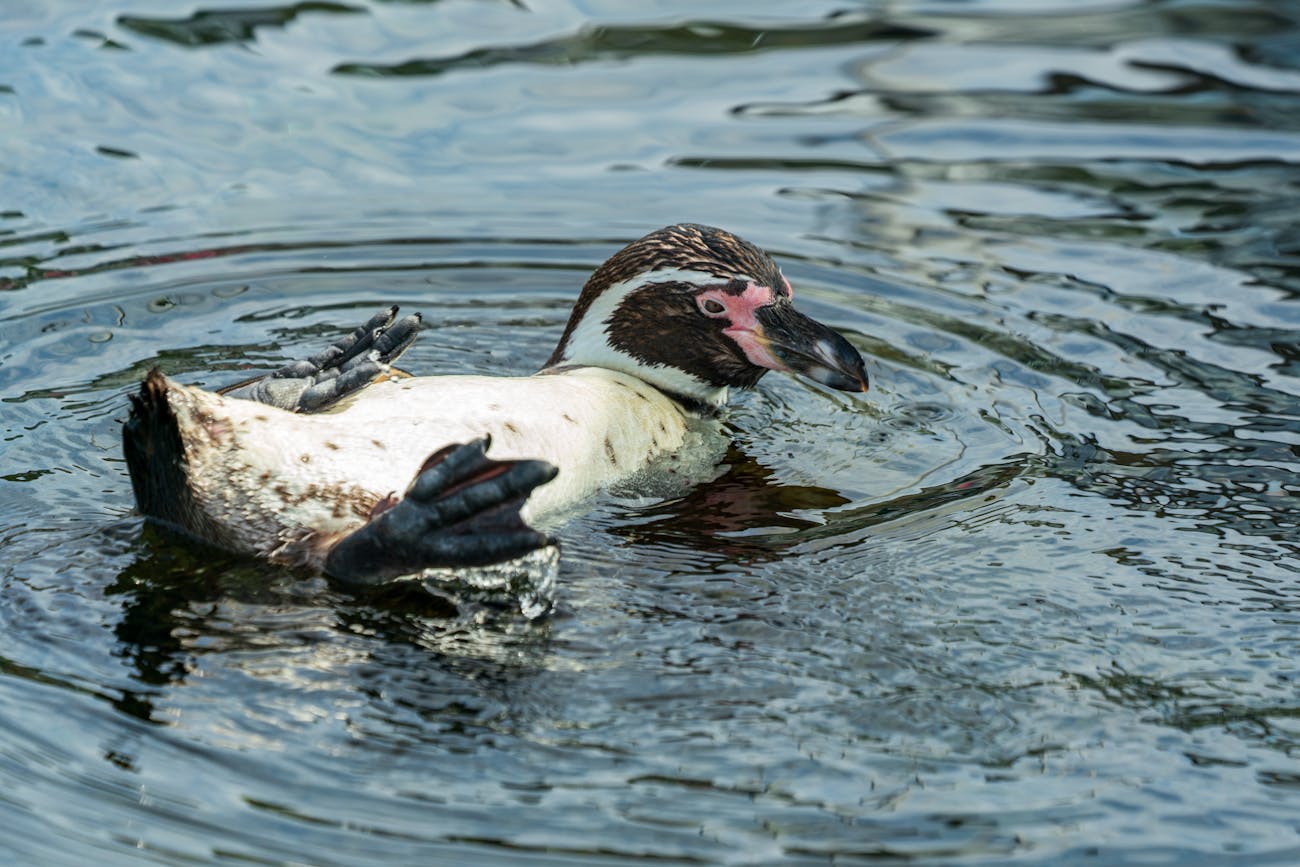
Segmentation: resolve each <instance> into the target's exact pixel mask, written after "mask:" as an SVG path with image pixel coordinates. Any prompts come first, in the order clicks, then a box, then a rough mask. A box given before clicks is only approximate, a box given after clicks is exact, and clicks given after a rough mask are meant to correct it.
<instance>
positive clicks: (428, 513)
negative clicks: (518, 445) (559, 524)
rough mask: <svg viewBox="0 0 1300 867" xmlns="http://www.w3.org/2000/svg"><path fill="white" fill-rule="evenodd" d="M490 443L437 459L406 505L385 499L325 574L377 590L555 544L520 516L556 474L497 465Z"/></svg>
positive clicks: (540, 465)
mask: <svg viewBox="0 0 1300 867" xmlns="http://www.w3.org/2000/svg"><path fill="white" fill-rule="evenodd" d="M490 443H491V439H490V438H489V437H482V438H480V439H477V440H473V441H472V442H469V443H464V444H455V445H450V446H446V447H445V448H442V449H440V450H438V451H437V452H434V453H433V454H432V455H430V456H429V457H428V459H427V460H425V462H424V466H422V467H421V468H420V471H419V472H418V473H417V474H416V477H415V480H414V481H413V482H411V485H410V487H409V488H407V489H406V493H405V494H404V495H403V496H402V498H401V499H400V500H396V501H395V502H394V501H393V498H391V497H389V498H386V499H385V500H383V501H381V502H380V503H378V504H377V505H376V506H375V508H374V510H373V511H372V513H371V517H370V520H369V522H367V523H366V525H365V526H363V527H361V528H360V529H358V530H356V531H355V532H353V533H350V534H349V535H347V536H345V537H344V538H342V539H340V540H339V541H338V542H336V543H335V544H334V546H333V547H332V548H331V549H330V551H329V553H328V554H327V555H326V558H325V572H326V573H327V574H329V575H331V576H332V577H334V578H336V579H338V580H339V581H341V582H343V583H345V584H349V585H353V586H375V585H379V584H382V583H384V582H386V581H388V580H390V579H392V578H396V577H400V576H404V575H414V574H417V573H419V572H421V571H422V570H424V569H431V568H452V569H455V568H465V567H473V566H489V565H492V564H495V563H502V562H505V561H507V560H513V559H516V558H518V557H522V556H523V555H525V554H527V553H529V552H530V551H535V550H537V549H539V548H545V547H547V546H550V545H554V544H556V543H555V540H554V539H553V538H551V537H550V536H547V535H546V534H544V533H539V532H537V531H536V530H534V529H533V528H531V527H529V526H528V525H527V524H526V523H525V522H524V520H523V517H522V516H521V515H520V513H519V510H520V509H521V508H522V507H523V504H524V501H525V500H527V498H528V495H529V494H530V493H532V491H533V489H534V488H536V487H538V486H539V485H544V484H546V483H547V482H549V481H550V480H551V479H553V478H555V474H556V468H555V467H553V466H552V465H551V464H548V463H546V462H545V461H536V460H510V461H497V460H493V459H492V458H489V457H487V454H486V452H487V449H488V446H489V445H490Z"/></svg>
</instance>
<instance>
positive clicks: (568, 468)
mask: <svg viewBox="0 0 1300 867" xmlns="http://www.w3.org/2000/svg"><path fill="white" fill-rule="evenodd" d="M792 295H793V292H792V289H791V286H790V283H789V281H788V280H786V278H785V277H784V276H783V275H782V273H781V270H780V268H779V267H778V266H777V264H776V263H775V262H774V261H773V260H772V258H771V257H770V256H769V255H768V254H767V253H765V252H764V251H763V250H761V249H760V248H758V247H756V246H755V245H753V244H751V243H749V242H748V241H745V240H742V239H741V238H739V237H737V236H736V235H734V234H732V233H730V232H727V231H725V230H723V229H718V228H713V227H709V226H701V225H694V224H679V225H673V226H668V227H666V228H663V229H660V230H658V231H656V232H652V233H650V234H648V235H646V236H645V237H643V238H641V239H639V240H637V241H634V242H632V243H631V244H628V245H627V246H626V247H624V248H622V249H621V250H619V251H618V252H616V253H614V254H613V255H612V256H611V257H610V258H609V259H608V260H607V261H606V262H605V263H604V264H602V265H601V266H600V267H599V268H597V269H596V270H595V272H593V273H592V275H591V277H590V278H589V279H588V280H587V282H586V284H585V285H584V287H583V289H582V291H581V293H580V294H579V296H578V299H577V302H576V303H575V305H574V307H573V311H572V314H571V315H570V317H569V319H568V322H567V324H566V325H565V328H564V331H563V333H562V334H561V336H560V340H559V344H558V345H557V346H556V348H555V351H554V352H553V353H552V354H551V356H550V358H549V359H548V361H547V362H546V364H545V366H544V367H543V368H542V369H541V370H539V371H538V372H536V373H534V374H532V375H530V376H481V375H445V376H410V375H405V374H403V373H402V372H400V371H399V370H398V369H397V368H396V367H394V362H395V361H396V360H397V359H398V358H399V357H400V356H401V354H402V353H403V352H404V351H405V350H406V349H407V348H408V347H409V346H410V345H411V343H412V342H413V341H414V340H415V338H416V335H417V333H418V331H419V328H420V317H419V316H418V315H414V316H406V317H402V318H398V309H397V308H396V307H392V308H389V309H388V310H385V311H382V312H381V313H379V314H377V315H376V316H374V317H373V318H372V319H371V320H370V321H368V322H366V323H365V324H364V325H362V326H360V327H358V328H357V329H356V330H355V331H353V332H352V333H351V334H349V335H347V336H346V337H344V338H343V339H341V340H339V341H338V342H336V343H334V344H332V345H331V346H329V347H328V348H326V349H325V350H324V351H322V352H320V353H318V354H316V355H313V356H311V357H309V358H306V359H302V360H299V361H295V362H293V363H291V364H288V365H285V366H284V367H282V368H281V369H279V370H277V371H275V372H273V373H271V374H268V375H266V376H262V377H257V378H254V379H252V380H248V381H245V382H241V383H236V384H234V385H232V386H228V387H226V388H223V389H220V390H218V391H208V390H205V389H202V388H197V387H194V386H189V385H184V384H182V383H179V382H177V381H175V380H173V379H170V378H169V377H167V376H165V375H164V374H162V373H161V372H160V371H159V370H157V369H154V370H152V371H151V372H150V373H149V374H148V375H147V376H146V378H145V379H144V381H143V383H142V384H141V386H140V388H139V391H138V393H136V394H133V395H131V409H130V415H129V417H128V419H127V421H126V422H125V424H124V425H123V450H124V453H125V457H126V462H127V467H128V469H129V472H130V477H131V484H132V489H133V491H134V494H135V500H136V503H137V506H138V508H139V511H140V512H141V513H142V514H143V515H144V516H145V517H146V518H148V519H150V520H153V521H156V522H159V523H162V524H165V525H169V526H171V527H173V528H175V529H179V530H181V531H183V532H185V533H188V534H191V535H193V536H196V537H198V538H199V539H202V540H204V541H206V542H208V543H211V544H215V545H218V546H220V547H222V548H226V549H229V550H231V551H235V552H240V553H243V554H248V555H252V556H254V557H260V558H263V559H265V560H269V561H271V562H273V563H277V564H283V565H286V566H294V567H305V568H309V569H314V570H318V571H320V572H323V573H325V574H327V575H329V576H330V577H332V578H333V579H335V580H337V581H338V582H340V583H342V584H343V585H345V586H354V587H366V586H375V585H380V584H384V583H386V582H390V581H392V580H395V579H399V578H403V577H417V576H419V575H421V574H423V573H425V572H427V571H428V570H438V569H461V568H474V567H483V566H489V565H492V564H498V563H503V562H507V561H510V560H513V559H517V558H520V557H524V556H525V555H529V554H530V553H531V552H535V551H538V550H540V549H544V548H549V547H553V546H555V545H556V544H557V542H556V540H555V538H554V537H553V536H552V535H550V534H548V533H545V532H541V531H539V530H538V529H536V527H535V524H536V523H537V522H539V521H546V520H548V519H550V518H553V517H554V516H556V515H559V514H565V513H567V512H571V511H572V510H574V509H575V508H577V507H579V506H580V505H581V504H582V503H583V502H585V501H587V500H588V499H590V498H591V497H592V496H593V495H594V494H596V493H598V492H600V491H604V490H608V489H610V488H611V487H613V486H615V485H618V484H620V483H623V482H626V481H627V480H629V479H632V478H634V477H636V476H637V475H638V474H644V473H646V472H648V471H652V470H653V468H654V467H655V466H656V465H657V464H658V463H661V462H662V461H663V460H664V459H665V458H681V457H684V456H689V454H690V452H691V451H692V450H698V449H699V448H701V446H700V442H701V437H700V436H699V433H698V432H699V430H700V428H701V426H702V425H705V426H707V425H708V424H709V423H710V422H711V421H712V422H713V423H714V424H715V425H716V418H717V416H718V414H719V411H720V410H721V408H722V407H723V406H724V405H725V404H726V401H727V398H728V395H729V393H730V392H731V390H732V389H746V388H751V387H753V386H754V385H755V384H756V383H758V381H759V380H760V379H761V378H762V377H763V376H764V375H765V374H766V373H767V372H768V371H771V370H778V371H786V372H790V373H794V374H798V375H801V376H805V377H808V378H809V379H812V380H814V381H816V382H819V383H822V384H824V385H827V386H829V387H831V388H835V389H840V390H844V391H849V392H865V391H867V388H868V378H867V373H866V369H865V365H864V363H863V359H862V356H861V355H860V354H859V352H858V351H857V350H856V349H855V348H854V347H853V345H852V344H851V343H849V341H848V340H846V339H845V338H844V337H843V336H842V335H841V334H839V333H838V332H836V331H834V330H833V329H831V328H829V327H828V326H826V325H823V324H822V323H820V322H817V321H815V320H813V319H811V318H809V317H808V316H806V315H804V314H802V313H800V312H799V311H797V310H796V309H795V307H794V305H793V303H792ZM399 492H400V493H399Z"/></svg>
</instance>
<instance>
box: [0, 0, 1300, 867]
mask: <svg viewBox="0 0 1300 867" xmlns="http://www.w3.org/2000/svg"><path fill="white" fill-rule="evenodd" d="M20 5H21V4H20ZM83 5H84V4H83ZM733 6H734V4H733ZM724 7H725V4H708V3H705V4H703V5H701V6H699V8H693V9H691V10H689V14H686V13H683V12H682V10H681V9H678V8H673V7H672V6H671V5H667V4H649V5H643V6H640V7H638V8H637V9H635V10H633V9H629V8H624V7H621V6H618V5H617V4H607V3H589V4H585V5H584V6H583V8H582V9H581V10H576V9H575V8H573V7H572V6H569V5H564V4H550V5H547V4H541V5H539V4H527V8H525V4H519V3H475V4H447V3H389V2H377V0H357V2H355V3H349V4H347V5H343V4H333V3H297V4H282V5H280V6H277V7H275V8H265V9H258V10H252V11H250V10H240V9H205V10H199V11H197V12H182V13H180V15H179V16H176V17H166V15H171V13H166V15H164V14H162V13H159V14H156V15H155V14H152V13H150V11H149V10H148V9H145V8H140V9H125V8H123V9H116V10H108V11H105V12H102V14H100V15H99V16H98V17H95V16H91V17H89V18H88V17H87V14H86V12H85V10H84V9H83V8H80V7H79V6H78V4H76V3H73V2H70V0H50V2H46V3H42V4H27V5H26V6H25V7H22V8H21V9H19V10H18V11H17V12H16V13H15V14H13V15H10V16H7V17H6V18H5V21H4V23H2V24H0V49H2V50H3V51H4V52H7V54H6V55H5V56H10V55H12V56H13V57H15V58H17V59H19V60H20V61H21V62H20V63H17V64H10V66H9V67H7V68H6V71H4V72H0V121H3V122H4V123H5V127H6V131H7V132H8V133H10V135H9V136H8V138H7V140H6V151H5V154H6V163H5V166H6V169H7V170H8V174H7V175H6V176H5V184H4V186H3V192H0V197H4V200H3V201H0V287H2V288H3V291H0V406H2V407H3V411H0V545H2V548H0V550H3V554H4V556H3V557H2V558H0V717H2V718H3V720H4V723H5V724H4V726H0V782H2V783H3V785H0V791H2V792H3V793H4V794H0V821H5V822H6V827H7V828H10V829H12V830H11V833H9V835H8V836H7V838H6V842H5V844H4V850H5V852H6V853H12V855H13V858H14V859H16V860H17V861H20V862H23V863H51V864H53V863H103V862H116V861H125V860H131V859H135V860H138V859H139V858H141V857H144V858H146V859H152V860H156V861H159V862H167V863H173V862H180V861H211V860H221V859H227V860H228V859H231V858H234V859H242V860H268V859H269V860H274V861H304V860H306V861H311V862H313V863H341V862H346V861H355V860H357V858H356V857H355V856H354V853H357V852H364V853H365V856H364V857H365V858H368V859H372V860H379V861H392V862H397V863H422V862H427V861H430V860H435V861H446V862H448V863H451V862H455V863H484V864H495V863H503V862H505V863H536V862H543V861H546V862H555V861H557V859H558V860H560V861H564V862H565V863H570V862H571V863H584V864H598V863H626V861H628V860H631V859H634V858H640V859H654V860H658V861H664V862H671V863H723V862H734V861H736V860H737V859H740V860H749V861H755V862H764V863H766V862H784V861H790V862H795V863H804V862H807V863H815V862H816V863H820V862H825V861H827V860H841V861H842V860H850V861H852V860H861V861H867V860H872V859H877V860H878V859H880V858H890V857H892V858H895V859H912V860H923V861H941V862H943V863H954V864H956V863H973V862H975V861H984V862H988V861H995V862H1003V861H1010V860H1015V861H1019V862H1025V863H1034V864H1039V863H1041V864H1055V863H1062V862H1064V863H1074V862H1080V863H1082V862H1085V861H1098V860H1100V861H1104V862H1106V863H1117V864H1125V863H1138V862H1142V861H1151V860H1159V861H1167V862H1179V863H1181V862H1196V861H1206V859H1210V860H1214V859H1219V860H1222V859H1223V858H1224V857H1227V856H1225V855H1224V852H1231V853H1232V855H1231V857H1234V858H1237V859H1238V860H1243V861H1261V862H1262V861H1269V862H1270V863H1272V862H1277V863H1283V862H1285V863H1290V862H1292V861H1295V860H1296V845H1295V822H1294V815H1295V812H1296V811H1295V809H1294V808H1295V803H1296V790H1297V789H1296V785H1295V781H1296V780H1297V779H1300V769H1298V768H1297V767H1296V761H1295V757H1296V746H1297V735H1298V734H1300V729H1298V727H1297V725H1296V719H1297V707H1296V700H1295V682H1296V679H1297V678H1300V670H1297V666H1296V663H1295V659H1296V657H1297V653H1296V651H1297V647H1296V644H1297V642H1296V634H1297V632H1296V627H1297V626H1298V625H1300V619H1298V617H1300V615H1297V608H1298V606H1300V595H1298V593H1297V588H1298V587H1300V583H1298V582H1297V569H1298V558H1300V549H1297V545H1296V541H1295V540H1296V538H1297V533H1298V529H1297V522H1298V521H1300V515H1298V514H1297V509H1296V507H1295V506H1294V505H1293V504H1294V503H1296V502H1300V500H1298V499H1297V494H1300V490H1297V485H1296V482H1295V479H1296V478H1297V473H1298V472H1300V468H1298V467H1297V458H1296V448H1297V445H1298V444H1300V403H1298V402H1300V391H1298V390H1297V385H1296V382H1297V376H1296V374H1297V369H1298V368H1297V359H1300V353H1298V352H1297V350H1296V343H1297V339H1296V337H1297V332H1300V307H1297V305H1296V299H1297V298H1298V297H1300V259H1297V250H1300V244H1298V243H1297V233H1296V230H1295V226H1294V214H1295V207H1294V199H1295V190H1296V186H1297V183H1298V175H1297V166H1296V155H1297V153H1300V146H1298V145H1300V141H1298V140H1297V137H1296V135H1297V132H1298V131H1300V129H1298V128H1297V121H1296V118H1297V117H1300V115H1297V113H1296V111H1295V102H1296V98H1297V96H1296V91H1297V87H1296V84H1297V81H1298V79H1297V77H1296V76H1297V64H1296V61H1295V58H1294V57H1293V55H1294V53H1295V52H1294V42H1295V33H1296V32H1297V28H1298V27H1300V20H1297V18H1296V16H1295V14H1294V12H1293V10H1291V9H1290V8H1289V7H1286V6H1285V5H1284V4H1276V3H1258V2H1243V3H1234V4H1215V3H1190V4H1189V3H1174V4H1169V3H1158V4H1152V3H1139V2H1090V3H1083V4H1079V3H1063V2H1048V3H1038V4H1034V5H1033V7H1032V8H1029V7H1027V6H1026V5H1025V4H1023V3H1005V2H1001V0H977V2H972V3H967V4H959V5H955V4H951V3H931V2H923V3H911V4H894V5H893V6H890V7H889V8H884V7H881V8H873V9H872V10H870V12H869V13H864V12H862V11H861V10H854V11H849V12H845V11H844V10H843V9H841V8H840V7H837V6H835V5H834V4H830V3H814V4H812V5H811V6H808V7H807V8H806V9H801V10H799V11H798V12H797V13H792V12H791V11H790V9H789V8H788V4H778V3H775V2H767V0H764V2H760V3H757V4H752V6H751V7H748V8H747V10H746V12H745V14H744V15H738V14H737V11H736V9H735V8H724ZM155 11H156V10H155ZM681 219H691V220H697V221H705V222H711V223H714V224H718V225H724V226H727V227H728V228H731V229H734V230H736V231H738V232H740V233H741V234H743V235H745V236H747V237H750V238H751V240H754V241H756V242H758V243H761V244H763V245H765V246H767V247H768V248H770V249H772V250H773V251H774V252H775V253H776V254H777V257H778V259H779V260H780V261H781V263H782V265H783V267H784V269H785V272H786V274H787V275H788V276H789V277H790V279H791V281H792V283H793V284H794V286H795V292H796V298H797V303H798V304H799V305H800V306H801V307H802V308H803V309H805V310H807V311H808V312H809V313H810V314H811V315H814V316H816V317H817V318H819V319H822V320H824V321H826V322H829V323H832V324H833V325H834V326H835V327H836V328H838V329H840V330H842V331H843V332H844V333H845V334H846V335H847V336H848V338H849V339H850V341H851V342H852V343H853V344H854V345H855V346H857V347H859V349H861V350H862V351H863V353H864V354H865V355H866V356H867V357H868V366H869V367H870V375H871V382H872V391H871V392H870V393H868V394H866V395H846V394H843V393H839V392H832V391H829V390H826V389H822V388H819V387H817V386H815V385H808V384H806V383H800V382H797V381H795V380H792V379H790V378H788V377H784V376H781V375H779V374H772V375H770V376H768V377H766V378H765V379H764V381H763V382H762V384H761V387H760V388H759V389H758V390H757V391H755V392H753V393H750V394H746V395H743V396H738V397H737V399H736V401H735V403H734V406H733V408H732V410H731V411H730V413H729V415H728V416H727V417H726V419H725V424H726V425H727V430H728V432H729V434H730V437H731V442H732V447H731V448H730V449H729V450H728V451H727V452H726V453H725V454H724V455H722V456H721V458H720V463H719V465H718V467H717V472H716V477H714V478H712V479H711V480H710V481H708V482H707V483H704V484H700V485H697V486H694V487H689V488H686V489H682V490H661V491H647V490H639V491H630V492H621V493H622V495H620V496H610V497H608V498H604V499H601V500H599V501H598V502H596V503H594V504H592V509H591V510H590V511H589V512H588V513H586V514H584V515H583V516H581V517H578V518H576V519H574V520H573V521H571V522H570V523H569V524H567V525H565V527H563V528H561V530H560V534H561V538H562V542H563V546H564V548H563V556H562V559H561V562H560V572H559V576H558V585H557V598H556V602H555V606H554V608H553V610H552V611H551V613H550V614H549V615H548V616H547V617H544V618H540V619H538V620H536V621H526V620H524V619H523V618H518V617H509V616H501V615H500V614H499V613H493V612H490V611H488V612H485V611H483V610H478V611H467V610H465V609H460V610H455V609H453V608H451V607H450V606H448V605H447V604H446V601H445V600H442V599H440V598H438V597H435V596H431V595H430V594H427V593H417V594H396V595H394V596H393V597H392V598H386V599H356V598H352V597H350V596H348V595H347V594H343V593H340V592H338V591H336V590H334V589H333V588H331V587H330V586H329V585H328V584H327V583H326V582H324V581H321V580H320V579H319V578H317V577H315V576H310V575H300V574H295V573H290V572H285V571H284V570H280V569H273V568H269V567H267V566H265V565H260V564H257V563H250V562H248V561H244V560H241V559H239V558H234V557H226V556H224V555H222V554H220V553H219V552H213V551H209V550H206V549H203V548H201V547H197V546H195V545H194V544H193V543H192V542H190V541H188V540H184V539H179V538H176V537H173V536H169V535H167V534H165V533H162V532H158V531H157V530H156V529H154V528H146V527H145V526H144V525H143V524H142V522H141V521H140V520H139V519H138V518H137V517H134V516H132V515H131V514H130V503H131V493H130V486H129V481H128V480H127V478H126V475H125V473H124V467H123V465H122V462H121V457H120V454H119V451H118V449H119V446H118V437H119V432H118V426H119V423H120V419H121V417H122V415H123V413H124V411H125V393H126V392H127V391H128V390H129V389H131V388H133V387H134V386H135V384H136V382H137V381H138V379H139V377H140V376H141V374H142V373H143V372H144V371H145V370H147V369H148V368H149V367H150V366H152V365H154V364H161V365H162V366H164V367H165V368H166V369H167V370H168V371H170V372H173V373H176V374H178V375H180V376H183V377H185V378H186V379H187V380H189V381H200V382H210V383H213V384H216V383H223V382H228V381H230V380H231V379H234V378H238V377H241V376H243V375H245V374H246V372H247V371H250V370H254V371H255V370H264V369H269V368H271V367H274V366H277V365H278V364H279V363H280V362H282V361H283V360H284V359H286V358H289V357H293V356H295V355H299V354H302V353H303V352H304V351H307V350H309V348H311V347H315V346H318V345H319V344H320V343H321V341H323V340H327V339H329V338H330V337H332V336H335V335H338V334H340V333H342V332H343V331H344V330H346V329H347V328H349V327H350V326H351V325H352V324H353V323H354V322H355V321H357V320H358V319H359V318H363V317H364V316H365V315H367V314H368V313H369V312H370V311H371V310H373V309H374V308H376V307H379V306H382V305H385V304H390V303H400V304H401V305H402V306H403V307H404V308H406V309H409V310H421V311H423V312H424V313H425V321H426V323H428V328H427V329H426V333H425V334H424V335H423V337H422V339H421V341H420V342H419V343H417V345H416V346H415V347H414V348H413V349H412V351H411V353H410V355H409V356H407V358H406V359H405V361H406V362H407V366H409V367H411V368H413V369H414V370H417V371H420V372H444V371H446V372H451V371H456V372H465V371H469V372H478V373H506V374H525V373H528V372H530V371H531V370H534V369H536V367H537V366H539V365H540V364H541V363H542V362H543V361H544V359H545V358H546V357H547V355H548V354H549V351H550V349H551V346H552V344H553V343H554V341H555V340H556V338H557V337H558V334H559V331H560V329H561V328H562V325H563V322H564V320H565V318H566V316H567V311H568V307H569V304H570V303H571V301H572V299H573V297H574V295H575V294H576V292H577V290H578V287H579V286H580V285H581V283H582V281H583V280H584V279H585V277H586V274H587V273H588V272H589V271H590V270H591V269H592V268H593V267H594V266H595V265H597V264H598V263H599V262H600V261H601V260H602V259H603V258H604V257H605V256H606V255H608V253H609V252H610V251H612V250H613V249H615V248H616V247H617V246H618V244H619V243H621V242H623V241H626V240H628V239H630V238H632V237H636V236H638V235H640V234H642V233H644V232H645V231H647V230H648V229H651V228H653V227H655V226H656V225H662V224H667V223H669V222H674V221H677V220H681ZM503 332H508V333H509V335H510V339H509V340H508V341H503V340H502V339H501V337H500V335H501V334H502V333H503ZM651 493H653V494H656V495H655V496H649V495H648V494H651ZM633 495H635V496H633ZM196 792H201V793H202V794H201V797H197V796H196V795H195V793H196ZM54 841H58V842H57V844H56V843H55V842H54Z"/></svg>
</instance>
